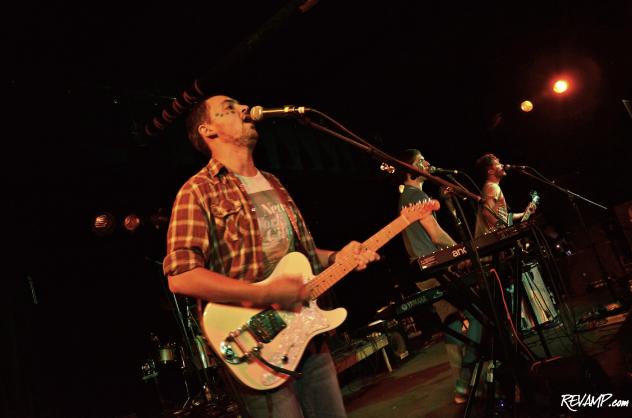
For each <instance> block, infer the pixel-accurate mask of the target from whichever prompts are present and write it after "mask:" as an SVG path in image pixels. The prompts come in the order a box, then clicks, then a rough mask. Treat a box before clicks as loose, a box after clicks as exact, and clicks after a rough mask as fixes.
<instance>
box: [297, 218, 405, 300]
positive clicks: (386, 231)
mask: <svg viewBox="0 0 632 418" xmlns="http://www.w3.org/2000/svg"><path fill="white" fill-rule="evenodd" d="M410 223H411V222H410V221H408V220H407V219H406V218H404V217H403V216H401V215H400V216H399V217H397V218H396V219H395V220H394V221H392V222H391V223H389V224H388V225H386V226H385V227H384V228H382V229H380V230H379V231H378V232H377V233H375V234H374V235H373V236H371V238H369V239H367V240H366V241H364V243H363V244H364V246H365V247H367V248H369V249H371V250H373V251H377V250H378V249H380V248H381V247H382V246H383V245H384V244H386V243H387V242H388V241H390V240H391V239H392V238H393V237H395V236H396V235H397V234H399V233H400V232H401V231H402V230H403V229H404V228H406V227H407V226H408V225H409V224H410ZM356 266H357V263H356V262H355V260H342V261H341V262H336V263H334V264H332V265H331V266H329V267H327V268H326V269H325V270H324V271H323V272H322V273H320V274H319V275H318V276H316V277H314V278H313V279H312V281H311V282H309V284H308V287H309V289H310V295H311V296H312V298H317V297H318V296H320V295H322V294H323V293H325V291H327V290H328V289H329V288H330V287H331V286H333V285H334V284H336V283H338V281H339V280H340V279H342V278H343V277H344V276H346V275H347V274H348V273H350V272H351V271H352V270H353V269H355V268H356Z"/></svg>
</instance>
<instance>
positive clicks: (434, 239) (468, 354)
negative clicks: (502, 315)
mask: <svg viewBox="0 0 632 418" xmlns="http://www.w3.org/2000/svg"><path fill="white" fill-rule="evenodd" d="M397 157H398V159H399V160H400V161H402V162H405V163H408V164H410V165H413V166H416V167H418V168H419V169H421V170H425V171H427V170H428V169H429V168H430V163H429V162H428V160H426V159H425V158H424V156H423V155H422V153H421V152H420V151H419V150H417V149H407V150H404V151H402V152H400V153H399V154H398V155H397ZM395 174H396V175H397V180H398V181H399V183H400V186H399V187H400V197H399V205H398V206H399V211H400V212H401V211H402V209H403V208H405V207H407V206H408V205H411V204H415V203H417V202H420V201H423V200H425V199H428V198H429V196H428V194H426V192H425V191H424V190H423V186H424V180H425V177H423V176H417V175H411V174H409V173H407V172H403V171H396V173H395ZM433 215H434V214H433ZM402 238H403V240H404V245H405V247H406V251H407V252H408V255H409V257H410V260H411V262H414V261H415V260H417V259H418V258H420V257H423V256H425V255H428V254H430V253H432V252H434V251H437V250H439V249H441V248H446V247H451V246H453V245H456V242H455V241H454V240H453V239H452V237H451V236H450V235H449V234H448V233H447V232H446V231H445V230H444V229H443V228H442V227H441V225H439V223H438V222H437V219H436V217H435V216H428V217H426V218H422V219H421V220H419V221H418V222H415V223H413V224H411V225H410V226H408V227H407V228H406V229H405V230H404V231H403V232H402ZM417 286H418V287H419V288H420V289H421V290H422V291H423V290H427V289H431V288H433V287H436V286H439V282H438V281H437V280H436V279H434V278H432V279H428V280H425V281H423V282H419V283H417ZM433 306H434V309H435V310H436V312H437V314H438V316H439V317H440V318H441V321H442V322H443V323H444V325H446V326H447V327H449V328H450V329H452V330H454V331H456V332H459V333H461V332H463V328H466V329H467V331H466V335H467V337H468V338H469V339H471V340H472V341H474V342H476V343H478V342H480V338H481V332H482V327H481V324H480V322H479V321H478V320H476V319H475V318H474V317H473V316H472V315H471V314H470V313H469V312H468V311H467V310H466V311H464V312H460V311H459V310H458V309H457V308H456V307H454V305H452V304H451V303H449V302H448V301H446V300H445V299H443V300H439V301H437V302H435V303H434V304H433ZM445 347H446V351H447V354H448V359H449V361H450V365H451V366H452V368H453V369H454V370H455V371H458V378H457V381H456V386H455V396H454V401H455V402H456V403H463V402H465V401H466V400H467V392H468V385H469V380H470V376H471V373H472V370H473V367H474V364H475V362H476V360H477V352H476V349H475V348H474V346H473V345H471V344H464V343H463V342H462V341H461V340H459V339H457V338H455V337H453V336H451V335H449V333H446V335H445Z"/></svg>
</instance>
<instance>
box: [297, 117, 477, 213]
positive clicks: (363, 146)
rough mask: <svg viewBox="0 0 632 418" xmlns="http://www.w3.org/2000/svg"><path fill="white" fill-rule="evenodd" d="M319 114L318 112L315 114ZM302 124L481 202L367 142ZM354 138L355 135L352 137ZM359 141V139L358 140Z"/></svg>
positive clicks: (468, 192) (462, 189) (322, 127)
mask: <svg viewBox="0 0 632 418" xmlns="http://www.w3.org/2000/svg"><path fill="white" fill-rule="evenodd" d="M317 113H320V112H317ZM301 121H302V123H303V124H305V125H307V126H309V127H310V128H314V129H317V130H319V131H322V132H325V133H327V134H329V135H332V136H335V137H336V138H339V139H341V140H343V141H345V142H347V143H349V144H351V145H353V146H355V147H356V148H359V149H361V150H362V151H364V152H366V153H367V154H369V155H370V156H371V157H373V158H375V159H380V160H382V161H383V162H384V161H386V162H388V163H389V164H392V165H396V166H398V167H400V168H401V169H404V170H406V171H408V172H409V173H411V174H416V175H420V176H423V177H425V178H426V179H427V180H429V181H430V182H432V183H435V184H438V185H439V186H444V187H449V188H450V189H452V190H453V191H454V193H456V194H458V195H459V196H461V197H464V198H468V199H472V200H474V201H476V202H479V201H480V200H481V197H480V196H477V195H475V194H474V193H472V192H470V191H468V190H466V189H465V188H463V187H461V186H459V185H456V184H453V183H451V182H449V181H446V180H444V179H442V178H439V177H436V176H433V175H432V174H430V173H428V172H427V171H422V170H420V169H418V168H417V167H414V166H412V165H410V164H406V163H404V162H402V161H399V160H398V159H397V158H395V157H391V156H390V155H388V154H386V153H385V152H383V151H381V150H380V149H378V148H376V147H374V146H373V145H371V144H370V143H369V142H367V141H364V140H362V143H361V142H360V141H357V140H355V139H351V138H349V137H348V136H345V135H342V134H340V133H338V132H336V131H333V130H331V129H329V128H327V127H325V126H322V125H320V124H318V123H316V122H314V121H312V120H310V119H309V118H303V119H301ZM354 136H355V135H354ZM355 137H356V138H359V137H357V136H355ZM359 139H361V138H359Z"/></svg>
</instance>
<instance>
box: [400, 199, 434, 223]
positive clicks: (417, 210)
mask: <svg viewBox="0 0 632 418" xmlns="http://www.w3.org/2000/svg"><path fill="white" fill-rule="evenodd" d="M440 207H441V205H440V204H439V201H437V200H435V199H426V200H423V201H421V202H417V203H414V204H412V205H409V206H406V207H404V208H403V209H402V212H401V216H402V217H403V218H404V219H406V220H407V221H408V222H410V223H412V222H414V221H418V220H419V219H421V218H423V217H424V216H426V215H428V214H430V213H431V212H433V211H435V210H439V208H440Z"/></svg>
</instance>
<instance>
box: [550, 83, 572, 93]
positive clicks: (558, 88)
mask: <svg viewBox="0 0 632 418" xmlns="http://www.w3.org/2000/svg"><path fill="white" fill-rule="evenodd" d="M566 90H568V81H566V80H557V81H556V82H555V84H553V91H554V92H556V93H557V94H562V93H564V92H565V91H566Z"/></svg>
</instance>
